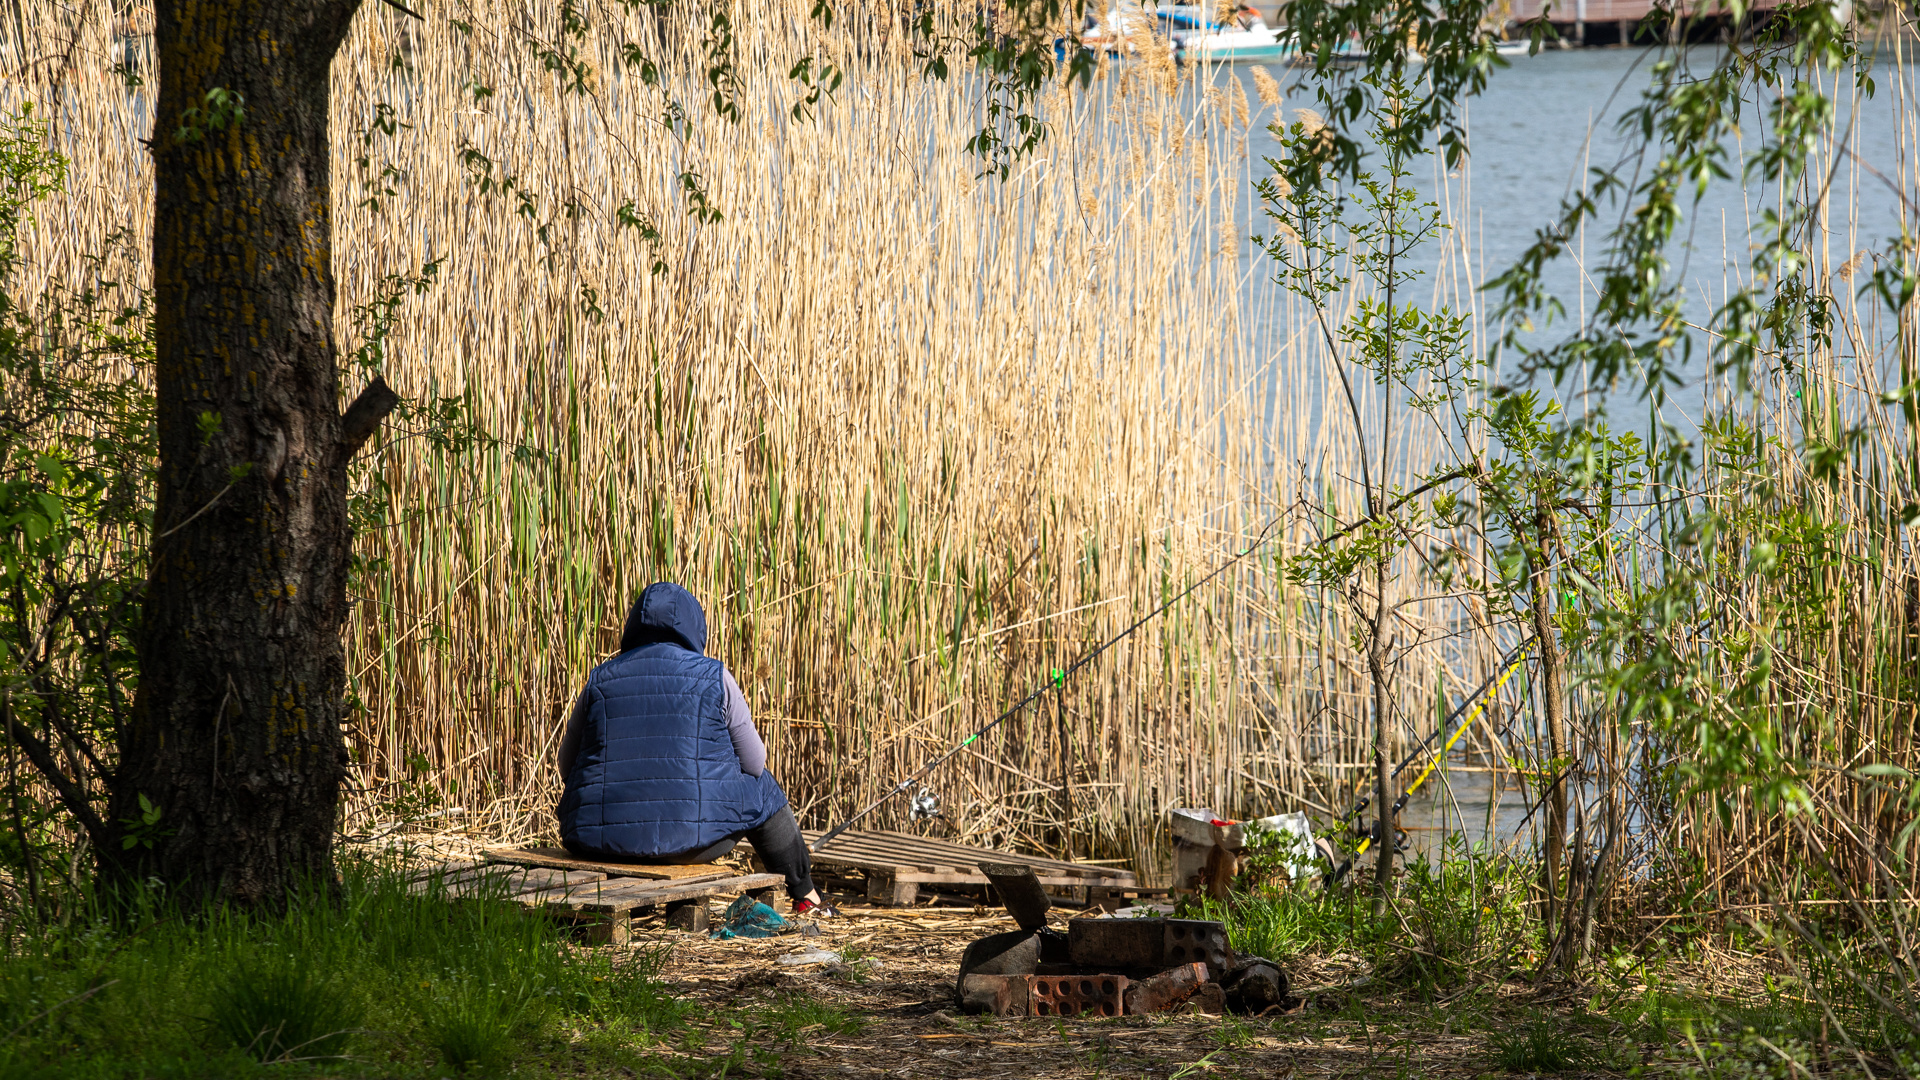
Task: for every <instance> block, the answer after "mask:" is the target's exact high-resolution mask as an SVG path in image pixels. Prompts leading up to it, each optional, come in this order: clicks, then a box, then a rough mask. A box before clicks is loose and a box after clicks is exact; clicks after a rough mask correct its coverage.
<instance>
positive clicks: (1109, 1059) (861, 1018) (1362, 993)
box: [630, 903, 1669, 1080]
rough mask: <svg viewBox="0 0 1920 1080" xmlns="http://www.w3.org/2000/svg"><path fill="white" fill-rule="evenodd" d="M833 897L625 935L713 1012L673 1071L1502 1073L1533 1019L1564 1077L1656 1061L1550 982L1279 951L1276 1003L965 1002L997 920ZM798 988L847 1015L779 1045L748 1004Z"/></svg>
mask: <svg viewBox="0 0 1920 1080" xmlns="http://www.w3.org/2000/svg"><path fill="white" fill-rule="evenodd" d="M714 912H715V915H716V916H717V915H718V913H719V908H718V906H717V905H716V907H715V909H714ZM841 912H842V914H843V917H842V918H841V919H839V920H829V921H822V922H820V923H819V924H818V926H819V930H820V933H819V936H818V937H801V936H798V935H789V936H783V937H778V938H771V939H760V940H747V939H734V940H725V941H712V940H709V939H707V938H706V937H705V936H704V935H696V934H691V933H683V932H678V931H673V930H669V929H667V928H665V927H664V926H662V925H661V924H660V923H659V921H658V919H657V918H655V919H652V920H648V921H645V922H642V923H641V924H640V925H639V926H638V927H636V933H635V935H634V937H635V941H634V944H633V945H632V946H630V947H631V948H634V949H661V948H664V949H666V950H668V952H669V954H670V958H669V959H668V960H667V962H666V965H665V968H664V970H663V974H662V977H663V978H664V979H665V980H666V981H667V983H668V984H670V985H671V986H672V987H673V988H674V990H675V992H677V993H680V994H683V995H685V996H687V997H688V998H691V999H694V1000H697V1001H699V1002H700V1003H701V1004H703V1005H704V1006H707V1008H706V1009H704V1010H703V1013H704V1014H705V1015H707V1016H709V1017H711V1018H713V1019H711V1020H710V1021H706V1022H703V1023H702V1024H701V1025H700V1027H699V1032H700V1033H699V1034H698V1035H696V1036H695V1037H694V1038H693V1039H691V1040H687V1041H685V1042H683V1043H682V1044H681V1045H679V1046H676V1047H674V1048H671V1049H663V1050H662V1053H664V1054H670V1055H673V1056H675V1057H677V1058H679V1059H680V1060H679V1061H678V1062H677V1063H676V1064H677V1065H678V1066H679V1068H680V1070H682V1071H684V1070H687V1069H688V1068H689V1067H691V1068H692V1069H695V1070H699V1069H700V1068H701V1066H700V1064H699V1063H700V1061H701V1060H702V1059H703V1058H704V1059H705V1060H707V1061H709V1062H713V1063H715V1067H714V1068H713V1069H712V1072H713V1073H720V1072H725V1073H727V1074H729V1075H737V1074H746V1075H772V1074H775V1073H777V1074H778V1075H781V1076H783V1077H788V1078H808V1077H852V1078H873V1080H879V1078H882V1077H886V1078H917V1077H985V1078H995V1077H1009V1078H1012V1077H1021V1078H1029V1077H1048V1078H1052V1077H1093V1076H1100V1077H1107V1076H1115V1077H1143V1078H1152V1080H1166V1078H1173V1077H1194V1078H1198V1077H1204V1076H1213V1077H1233V1076H1248V1077H1256V1076H1257V1077H1341V1076H1347V1077H1363V1076H1364V1077H1376V1076H1407V1077H1416V1076H1418V1077H1427V1076H1432V1077H1466V1076H1485V1075H1506V1074H1505V1073H1504V1072H1503V1071H1502V1070H1501V1068H1500V1067H1499V1065H1498V1063H1497V1061H1496V1059H1495V1058H1494V1056H1493V1052H1492V1050H1491V1048H1490V1046H1489V1043H1488V1035H1489V1032H1491V1031H1499V1030H1504V1029H1506V1028H1507V1027H1509V1026H1510V1025H1512V1024H1515V1023H1526V1022H1529V1021H1532V1022H1535V1023H1537V1022H1538V1021H1539V1019H1540V1018H1541V1017H1545V1018H1547V1019H1548V1020H1549V1021H1550V1022H1552V1023H1553V1025H1554V1026H1555V1027H1556V1028H1557V1029H1560V1030H1565V1031H1569V1032H1575V1033H1579V1034H1580V1036H1581V1038H1580V1040H1579V1043H1580V1045H1582V1046H1584V1047H1585V1048H1586V1050H1587V1051H1588V1053H1590V1054H1591V1055H1592V1056H1591V1057H1590V1059H1589V1060H1588V1063H1587V1064H1586V1065H1585V1066H1583V1067H1581V1068H1577V1069H1573V1070H1570V1071H1568V1072H1564V1073H1562V1074H1561V1075H1564V1076H1619V1075H1625V1074H1626V1073H1627V1072H1628V1071H1630V1070H1632V1069H1633V1068H1634V1067H1635V1066H1643V1065H1646V1064H1652V1065H1653V1066H1654V1067H1653V1069H1651V1070H1648V1071H1652V1072H1667V1071H1669V1070H1668V1068H1665V1067H1662V1065H1661V1064H1660V1063H1659V1062H1658V1061H1657V1057H1658V1054H1657V1049H1658V1048H1654V1047H1646V1046H1642V1045H1639V1044H1637V1043H1635V1042H1634V1041H1633V1040H1632V1039H1631V1038H1630V1037H1629V1036H1628V1031H1627V1029H1626V1028H1625V1027H1624V1026H1622V1025H1620V1024H1617V1023H1614V1022H1612V1021H1609V1020H1606V1019H1605V1018H1595V1017H1592V1016H1590V1015H1587V1014H1585V1012H1584V1008H1583V1007H1584V1006H1585V1005H1587V1003H1588V998H1589V995H1588V993H1586V992H1584V991H1583V992H1578V993H1567V992H1562V993H1561V994H1560V995H1559V997H1558V998H1557V1000H1556V999H1555V998H1554V996H1553V995H1551V994H1547V995H1543V994H1541V993H1540V992H1538V991H1536V990H1535V989H1534V988H1532V987H1528V986H1518V985H1515V986H1491V987H1490V986H1480V987H1469V988H1465V989H1463V990H1460V991H1456V992H1453V993H1452V994H1450V995H1447V996H1443V997H1441V998H1440V999H1439V1000H1436V1001H1433V1002H1424V1003H1423V1002H1418V1001H1415V1000H1411V999H1410V998H1408V997H1406V996H1404V995H1402V994H1400V993H1397V992H1396V991H1394V990H1393V989H1392V988H1385V987H1378V986H1375V985H1373V984H1370V983H1368V982H1367V981H1366V980H1365V979H1364V977H1363V974H1362V973H1363V972H1364V970H1365V967H1364V964H1361V963H1360V962H1358V961H1352V962H1346V963H1342V962H1340V961H1339V960H1338V959H1337V958H1336V959H1333V960H1327V961H1321V962H1316V963H1306V962H1302V961H1297V960H1296V961H1294V962H1292V963H1291V964H1289V965H1288V966H1289V967H1290V969H1291V970H1290V971H1289V974H1290V976H1291V977H1292V978H1293V980H1294V983H1295V988H1296V993H1302V994H1304V995H1305V997H1306V998H1307V1004H1306V1006H1305V1007H1304V1008H1302V1009H1301V1010H1299V1011H1297V1012H1296V1013H1294V1014H1292V1015H1287V1016H1277V1017H1270V1018H1265V1019H1258V1018H1245V1017H1213V1016H1204V1015H1198V1014H1190V1015H1175V1016H1147V1017H1122V1018H1119V1019H1106V1020H1059V1019H993V1018H984V1017H971V1016H962V1015H959V1014H958V1013H957V1011H956V1010H955V1009H954V1007H953V1003H952V986H953V976H954V971H955V968H956V967H957V966H958V964H959V960H960V954H961V951H962V950H963V949H964V948H965V947H966V945H967V943H968V942H970V941H972V940H973V939H975V938H977V937H981V936H983V935H985V934H989V933H993V932H996V931H1001V930H1008V929H1012V928H1013V923H1012V920H1011V919H1009V918H1007V917H1006V916H1005V915H1004V914H1002V913H998V912H997V911H987V910H984V909H978V908H976V909H967V908H958V907H945V908H916V909H911V910H900V909H877V908H873V907H869V906H865V905H862V904H858V903H844V904H842V906H841ZM816 946H818V947H822V948H826V949H829V950H848V949H851V950H853V951H854V952H855V954H856V955H864V956H866V957H869V958H871V959H872V960H874V961H877V968H876V969H874V970H871V971H869V972H865V973H858V972H857V966H856V973H849V972H846V971H841V972H833V971H828V970H823V968H822V967H821V966H818V965H813V966H804V967H799V966H789V965H782V964H781V963H780V962H779V959H780V957H782V956H786V955H790V954H794V953H797V952H801V951H805V950H807V949H809V948H812V947H816ZM1356 980H1358V981H1359V985H1357V986H1356V985H1355V982H1356ZM796 1001H805V1002H815V1003H821V1004H825V1005H828V1006H831V1007H832V1008H833V1010H835V1011H836V1012H843V1013H844V1014H845V1015H847V1016H850V1017H853V1018H855V1019H856V1020H857V1021H858V1022H859V1028H858V1030H857V1031H841V1032H838V1033H836V1032H833V1031H830V1030H827V1029H826V1028H823V1027H818V1026H816V1027H813V1028H811V1029H809V1030H804V1031H801V1032H800V1033H799V1035H798V1037H797V1038H794V1039H792V1040H791V1042H790V1043H787V1044H785V1045H780V1042H781V1040H778V1039H775V1038H770V1037H769V1036H767V1035H766V1034H765V1033H764V1032H757V1031H751V1030H750V1029H751V1028H752V1027H753V1025H754V1024H755V1023H756V1022H757V1021H758V1018H761V1017H765V1016H768V1015H772V1014H778V1013H780V1011H781V1010H790V1009H792V1008H794V1003H795V1002H796ZM736 1025H739V1026H736ZM789 1030H791V1027H790V1028H789ZM743 1031H744V1032H745V1034H743ZM743 1040H751V1041H752V1042H753V1043H754V1044H755V1046H754V1047H753V1048H754V1049H756V1050H758V1051H759V1053H758V1056H757V1058H756V1057H755V1056H754V1055H752V1054H748V1053H746V1052H745V1051H744V1048H743V1046H742V1044H743ZM1650 1059H1653V1060H1650Z"/></svg>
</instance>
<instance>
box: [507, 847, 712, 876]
mask: <svg viewBox="0 0 1920 1080" xmlns="http://www.w3.org/2000/svg"><path fill="white" fill-rule="evenodd" d="M486 857H487V861H489V862H494V863H506V864H509V865H512V866H538V867H544V868H546V869H549V870H584V871H589V872H593V873H598V874H604V875H605V876H607V877H624V878H645V879H648V880H652V881H687V880H693V879H699V878H707V877H713V876H715V874H717V873H726V872H727V871H724V870H722V871H716V870H715V869H714V868H713V866H712V865H711V864H708V863H693V864H665V865H651V864H646V863H613V862H596V861H594V860H592V859H576V858H574V857H573V855H572V854H570V853H569V852H568V851H567V849H566V848H555V847H537V848H490V849H488V850H487V853H486Z"/></svg>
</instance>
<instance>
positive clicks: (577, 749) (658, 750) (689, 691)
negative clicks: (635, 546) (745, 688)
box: [559, 581, 837, 917]
mask: <svg viewBox="0 0 1920 1080" xmlns="http://www.w3.org/2000/svg"><path fill="white" fill-rule="evenodd" d="M706 646H707V616H706V612H704V611H702V610H701V608H700V601H698V600H696V599H694V597H693V594H692V593H689V592H688V591H687V590H685V589H683V588H681V587H680V586H678V585H674V584H671V583H668V582H664V581H663V582H656V583H655V584H652V585H649V586H647V588H646V591H644V592H642V593H641V594H640V599H639V600H638V601H636V602H635V603H634V605H633V610H632V611H631V612H629V613H628V615H627V624H626V627H625V628H624V629H623V630H622V631H621V633H620V653H619V655H617V656H615V657H614V658H613V659H611V660H608V661H606V662H604V663H602V664H600V665H599V666H598V667H596V668H594V669H593V672H592V673H591V674H589V675H588V676H587V685H586V688H585V689H584V690H582V691H580V696H579V698H578V699H576V700H575V701H574V703H573V712H572V714H571V715H570V716H569V717H568V718H567V728H566V732H565V734H564V735H562V736H561V739H560V752H559V764H560V775H561V776H562V777H564V778H565V779H566V788H565V791H564V792H563V793H562V795H561V796H560V808H559V815H560V839H561V842H562V843H564V844H566V846H567V850H568V851H570V852H572V853H573V854H574V855H577V856H579V857H581V858H583V859H597V860H601V861H611V862H633V863H650V864H656V865H658V864H685V863H709V862H712V861H714V860H715V859H718V858H720V857H721V856H723V855H725V854H727V853H728V852H730V851H732V850H733V847H734V845H735V844H737V843H739V842H740V840H741V839H742V838H744V839H746V840H747V842H749V843H751V844H752V845H753V850H754V852H755V853H757V854H758V855H759V856H760V861H761V862H763V863H765V864H766V867H767V869H768V871H769V872H771V873H775V874H779V875H781V876H782V877H784V878H786V879H787V880H786V886H787V896H788V897H789V898H790V899H791V900H792V901H793V902H794V903H793V911H794V914H796V915H807V914H811V915H813V916H815V917H820V916H828V917H831V916H833V915H835V914H837V912H835V911H834V909H833V908H832V906H830V905H828V904H826V903H824V902H823V901H822V900H821V899H820V893H819V891H818V890H816V889H815V888H814V886H813V867H812V861H811V860H810V859H809V858H808V855H807V844H806V841H805V840H804V839H802V838H801V836H800V826H799V823H798V822H796V821H794V818H793V810H792V808H791V807H789V806H788V805H787V795H786V792H784V791H782V790H781V789H780V784H779V783H778V782H777V781H775V780H774V778H773V774H772V773H771V772H769V771H768V770H767V746H766V744H765V743H764V742H762V741H760V733H759V732H758V731H756V730H754V726H753V718H752V715H751V714H750V713H749V712H748V711H747V701H746V698H745V697H744V696H743V695H742V694H741V693H740V684H739V683H738V682H736V681H734V678H733V673H732V672H730V671H728V670H727V667H726V665H725V664H723V663H721V662H720V661H719V660H716V659H713V658H712V657H709V656H707V655H705V654H706Z"/></svg>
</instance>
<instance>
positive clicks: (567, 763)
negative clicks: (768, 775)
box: [558, 667, 767, 779]
mask: <svg viewBox="0 0 1920 1080" xmlns="http://www.w3.org/2000/svg"><path fill="white" fill-rule="evenodd" d="M720 683H721V685H722V686H724V687H726V694H727V734H728V735H730V736H732V737H733V752H734V753H736V754H739V755H740V771H742V772H744V773H746V774H747V775H749V776H759V775H760V774H761V773H763V772H765V771H767V744H766V743H764V742H762V741H760V732H759V731H758V730H756V729H755V728H754V726H753V714H752V713H751V712H749V711H748V709H747V697H746V695H745V694H742V693H741V692H740V684H739V683H737V682H735V681H734V679H733V672H731V671H728V670H727V669H726V668H724V667H722V668H721V669H720ZM586 729H587V692H586V691H585V690H582V691H580V696H579V697H577V698H575V699H573V712H572V713H571V714H569V715H568V717H567V728H566V730H565V731H564V732H562V733H561V735H560V751H559V754H558V758H559V765H560V776H561V778H562V779H565V778H566V777H567V775H568V774H570V773H572V772H573V758H574V755H575V754H578V753H579V752H580V739H581V736H582V735H584V734H585V733H586Z"/></svg>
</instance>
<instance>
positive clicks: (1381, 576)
mask: <svg viewBox="0 0 1920 1080" xmlns="http://www.w3.org/2000/svg"><path fill="white" fill-rule="evenodd" d="M1374 588H1375V589H1376V590H1377V596H1378V600H1379V603H1378V605H1377V606H1376V607H1375V608H1374V612H1373V636H1372V638H1371V640H1369V641H1368V642H1367V674H1368V676H1369V677H1370V678H1371V679H1372V681H1373V805H1374V821H1375V822H1376V823H1377V824H1376V825H1375V829H1374V831H1375V834H1376V835H1375V839H1374V843H1376V844H1378V845H1379V846H1380V849H1379V851H1377V852H1375V854H1374V863H1373V911H1374V914H1375V915H1381V914H1384V913H1385V912H1386V907H1387V896H1388V894H1389V893H1390V892H1391V891H1392V889H1393V848H1394V841H1395V840H1396V839H1397V838H1398V836H1399V833H1398V831H1397V827H1398V825H1399V822H1398V821H1397V820H1396V819H1395V818H1394V816H1393V802H1394V798H1393V793H1392V791H1391V789H1390V788H1389V787H1388V782H1389V781H1390V779H1391V778H1392V775H1393V774H1392V770H1391V769H1390V768H1389V767H1388V764H1387V751H1388V742H1389V740H1390V739H1391V738H1392V735H1393V729H1392V726H1391V724H1390V720H1391V717H1392V713H1393V695H1392V693H1391V686H1390V684H1389V683H1388V681H1387V619H1388V617H1389V614H1390V613H1389V611H1388V608H1387V562H1386V559H1385V558H1382V559H1380V561H1379V563H1378V564H1377V565H1376V566H1375V568H1374Z"/></svg>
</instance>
